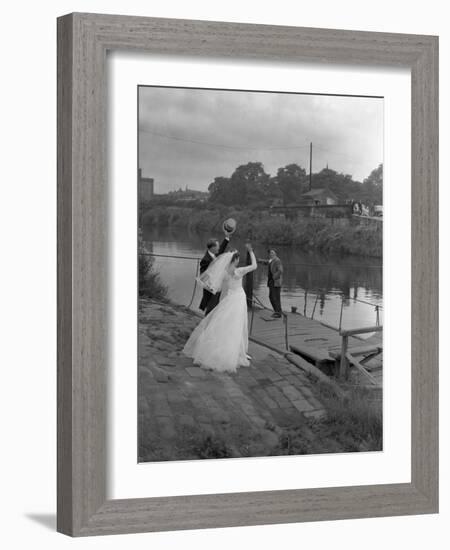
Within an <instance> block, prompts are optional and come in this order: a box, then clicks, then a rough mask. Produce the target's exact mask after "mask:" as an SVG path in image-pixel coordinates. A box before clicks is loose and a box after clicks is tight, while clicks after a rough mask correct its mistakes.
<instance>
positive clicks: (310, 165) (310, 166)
mask: <svg viewBox="0 0 450 550" xmlns="http://www.w3.org/2000/svg"><path fill="white" fill-rule="evenodd" d="M311 189H312V141H311V143H310V144H309V190H310V191H311Z"/></svg>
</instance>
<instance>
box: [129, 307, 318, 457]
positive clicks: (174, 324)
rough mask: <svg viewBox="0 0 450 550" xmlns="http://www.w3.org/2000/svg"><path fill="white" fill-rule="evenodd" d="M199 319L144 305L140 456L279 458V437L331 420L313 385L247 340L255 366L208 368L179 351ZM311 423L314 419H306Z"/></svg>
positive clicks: (181, 311)
mask: <svg viewBox="0 0 450 550" xmlns="http://www.w3.org/2000/svg"><path fill="white" fill-rule="evenodd" d="M198 322H199V318H198V317H197V316H195V315H194V314H193V312H191V311H189V310H187V309H186V308H183V307H181V306H175V305H172V304H161V303H157V302H153V301H151V300H149V299H141V300H140V306H139V383H138V385H139V393H138V397H139V399H138V403H139V441H140V445H139V459H140V461H146V460H186V459H193V458H209V457H221V456H235V457H239V456H263V455H275V454H281V453H280V452H279V441H280V434H282V433H283V430H284V429H286V428H292V427H295V428H298V427H302V426H303V428H304V433H305V437H306V438H311V437H313V435H312V434H311V432H310V430H309V429H308V424H310V421H311V420H313V419H320V418H322V417H324V416H325V415H326V412H325V410H324V407H323V405H322V403H321V402H320V401H319V400H318V399H317V396H316V395H315V393H314V387H313V385H312V383H311V382H310V380H309V379H308V378H307V377H306V376H305V375H304V374H303V373H302V372H301V371H300V370H299V369H298V368H297V367H295V366H294V365H292V364H291V363H289V362H288V361H287V360H286V359H284V358H283V357H281V356H279V355H278V354H275V353H273V352H271V351H270V350H268V349H267V348H265V347H263V346H260V345H257V344H254V343H250V348H249V353H250V355H251V356H252V358H253V359H252V362H251V366H250V367H241V368H240V369H239V370H238V371H237V373H232V374H228V373H216V372H212V371H208V370H204V369H202V368H200V367H199V366H196V365H194V364H193V362H192V360H191V359H189V358H187V357H184V356H183V355H182V354H181V349H182V348H183V345H184V343H185V342H186V340H187V338H188V337H189V335H190V333H191V332H192V330H193V328H194V327H195V326H196V325H197V324H198ZM308 421H309V422H308Z"/></svg>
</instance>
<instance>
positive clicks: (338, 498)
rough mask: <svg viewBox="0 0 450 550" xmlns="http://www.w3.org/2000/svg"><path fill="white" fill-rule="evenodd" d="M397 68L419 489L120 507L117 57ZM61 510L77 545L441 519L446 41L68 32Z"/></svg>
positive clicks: (318, 33)
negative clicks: (406, 83)
mask: <svg viewBox="0 0 450 550" xmlns="http://www.w3.org/2000/svg"><path fill="white" fill-rule="evenodd" d="M115 49H132V50H135V51H138V52H148V53H158V54H159V53H164V54H174V55H183V54H186V53H189V55H192V56H207V55H208V56H211V55H214V56H222V57H223V56H225V57H231V58H234V57H240V58H244V57H245V58H247V59H252V58H254V59H266V60H290V61H296V60H297V61H310V62H320V63H331V64H338V63H345V64H348V63H355V64H364V65H369V66H375V65H390V66H400V67H408V68H410V69H411V75H412V77H411V82H412V88H411V93H412V119H411V120H412V243H411V245H412V296H411V299H412V326H411V330H412V365H411V368H412V395H411V407H412V409H411V411H412V412H411V423H412V434H411V436H412V449H411V459H412V470H411V471H412V480H411V483H401V484H383V485H368V486H349V487H334V488H322V489H301V490H279V491H263V492H251V493H232V494H209V495H192V496H177V497H162V498H145V499H129V500H107V498H106V482H107V472H106V468H105V464H106V450H105V449H106V421H107V418H106V410H107V409H106V398H107V396H106V375H107V374H106V373H107V364H108V353H107V339H108V334H107V327H108V322H107V320H108V302H107V286H106V285H105V284H104V282H105V281H106V280H107V248H108V229H107V228H108V223H107V219H108V183H107V176H106V146H105V141H106V140H105V133H106V103H107V102H106V86H107V83H106V53H107V51H108V50H115ZM57 489H58V510H57V517H58V520H57V529H58V531H60V532H62V533H66V534H69V535H72V536H82V535H100V534H112V533H132V532H141V531H163V530H178V529H199V528H210V527H228V526H238V525H259V524H275V523H288V522H302V521H318V520H332V519H344V518H362V517H373V516H394V515H404V514H427V513H435V512H437V511H438V38H437V37H435V36H418V35H406V34H388V33H373V32H355V31H345V30H329V29H310V28H297V27H280V26H268V25H253V24H252V25H249V24H237V23H218V22H210V21H189V20H177V19H155V18H144V17H128V16H117V15H96V14H83V13H74V14H70V15H66V16H63V17H61V18H59V19H58V483H57Z"/></svg>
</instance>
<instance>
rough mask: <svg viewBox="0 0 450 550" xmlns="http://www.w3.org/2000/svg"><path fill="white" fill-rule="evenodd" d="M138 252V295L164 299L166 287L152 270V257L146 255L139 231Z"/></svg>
mask: <svg viewBox="0 0 450 550" xmlns="http://www.w3.org/2000/svg"><path fill="white" fill-rule="evenodd" d="M138 254H139V295H140V296H147V297H148V298H154V299H155V300H165V299H166V296H167V287H166V286H165V285H164V284H163V283H162V282H161V281H160V279H159V274H158V273H156V272H155V270H154V266H153V263H154V259H153V257H152V256H148V255H147V254H148V251H147V248H146V247H145V243H144V241H143V239H142V234H141V232H139V241H138Z"/></svg>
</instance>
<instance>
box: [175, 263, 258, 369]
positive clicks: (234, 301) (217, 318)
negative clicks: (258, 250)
mask: <svg viewBox="0 0 450 550" xmlns="http://www.w3.org/2000/svg"><path fill="white" fill-rule="evenodd" d="M254 269H256V260H255V261H254V263H252V265H250V266H248V267H239V268H236V269H235V270H234V273H233V275H230V273H228V272H226V273H225V274H224V277H223V283H222V286H221V288H222V292H221V296H220V302H219V303H218V304H217V306H216V307H215V308H214V309H213V310H212V311H211V313H210V314H209V315H207V316H206V317H205V318H204V319H203V320H202V321H201V322H200V324H199V325H197V327H196V328H195V329H194V331H193V332H192V334H191V336H190V338H189V340H188V341H187V342H186V345H185V346H184V348H183V353H184V354H185V355H187V356H188V357H191V358H192V359H193V360H194V363H195V364H197V365H200V366H202V367H205V368H208V369H211V370H214V371H217V372H236V370H237V369H238V367H240V366H241V367H248V366H249V364H250V362H249V360H248V358H247V351H248V318H247V298H246V295H245V292H244V289H243V288H242V277H243V276H244V275H245V274H246V273H249V272H250V271H253V270H254Z"/></svg>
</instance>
